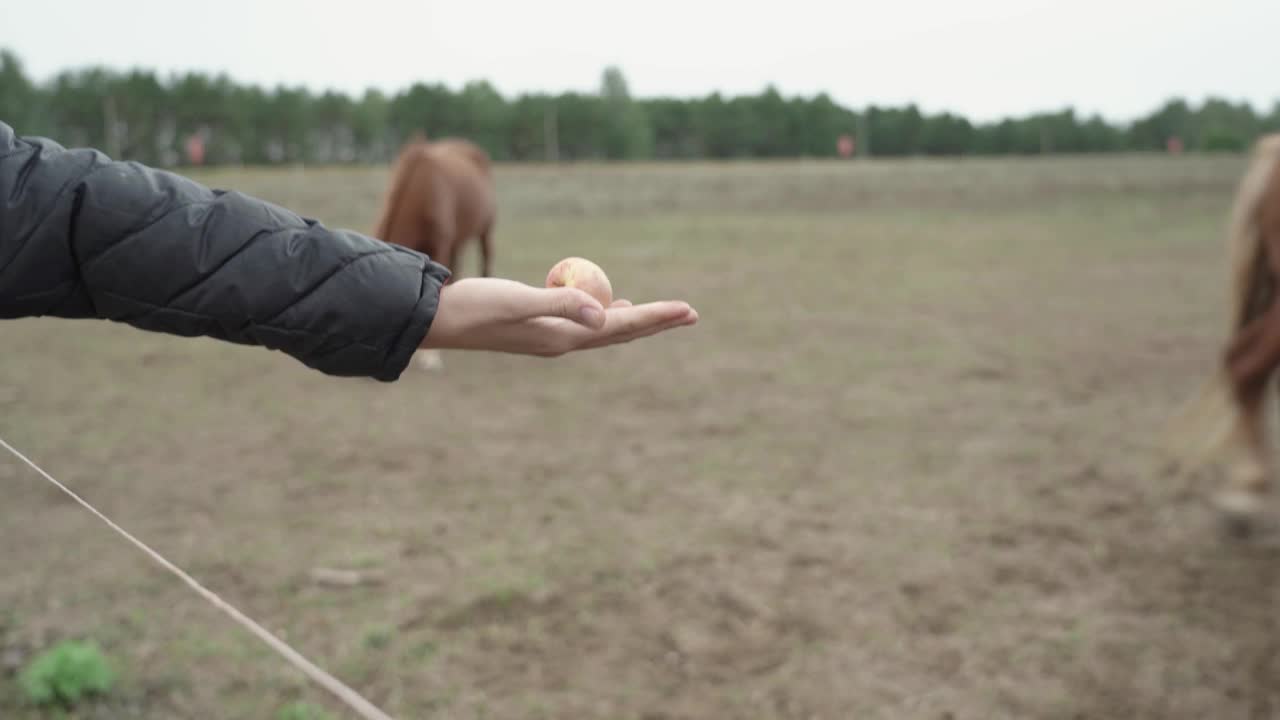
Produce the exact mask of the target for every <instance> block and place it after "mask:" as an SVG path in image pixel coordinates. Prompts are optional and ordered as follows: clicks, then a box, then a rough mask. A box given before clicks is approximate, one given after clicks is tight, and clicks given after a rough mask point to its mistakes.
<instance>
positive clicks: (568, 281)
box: [547, 257, 613, 307]
mask: <svg viewBox="0 0 1280 720" xmlns="http://www.w3.org/2000/svg"><path fill="white" fill-rule="evenodd" d="M547 287H549V288H553V287H571V288H578V289H579V290H582V291H583V292H585V293H587V294H588V295H590V296H591V297H593V298H595V299H596V300H599V301H600V304H601V305H603V306H605V307H609V304H610V303H612V302H613V286H612V285H610V284H609V276H608V275H605V274H604V270H601V269H600V266H599V265H596V264H595V263H593V262H591V261H590V260H587V259H585V258H580V257H567V258H565V259H563V260H561V261H560V262H558V263H556V264H555V265H553V266H552V267H551V272H549V273H547Z"/></svg>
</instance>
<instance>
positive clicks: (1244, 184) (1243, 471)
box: [1175, 134, 1280, 533]
mask: <svg viewBox="0 0 1280 720" xmlns="http://www.w3.org/2000/svg"><path fill="white" fill-rule="evenodd" d="M1228 240H1229V244H1230V247H1229V251H1230V252H1229V258H1230V272H1231V275H1230V279H1231V283H1230V290H1231V292H1230V300H1231V303H1230V316H1229V318H1228V323H1229V324H1228V332H1229V334H1228V337H1227V339H1226V342H1225V346H1224V349H1223V354H1222V358H1221V364H1220V369H1219V372H1218V374H1217V376H1216V377H1215V378H1214V380H1213V381H1211V382H1210V383H1209V384H1208V385H1207V386H1206V387H1205V388H1204V390H1203V391H1202V392H1201V393H1200V396H1199V397H1198V398H1197V399H1196V402H1195V403H1194V404H1193V405H1192V408H1191V410H1190V411H1189V412H1188V413H1186V414H1185V415H1184V417H1183V419H1194V420H1199V421H1206V420H1211V421H1214V423H1215V425H1214V426H1213V428H1212V432H1209V433H1205V436H1206V437H1207V438H1208V440H1209V442H1208V443H1206V444H1205V446H1204V447H1202V448H1201V449H1200V453H1199V454H1198V455H1197V454H1196V453H1194V452H1192V451H1191V450H1190V447H1189V445H1188V444H1186V443H1185V442H1184V443H1182V444H1181V445H1179V446H1177V447H1176V448H1175V451H1176V452H1177V454H1178V455H1180V456H1181V459H1182V460H1191V462H1192V463H1193V464H1199V463H1201V462H1203V461H1204V460H1205V459H1207V457H1208V456H1209V454H1210V453H1212V452H1214V451H1220V450H1223V449H1225V448H1226V447H1227V446H1228V445H1231V444H1235V445H1236V446H1238V447H1241V448H1242V449H1243V450H1244V453H1243V458H1242V460H1243V462H1240V463H1238V464H1236V465H1235V466H1233V467H1232V468H1231V472H1230V475H1229V480H1228V486H1227V488H1226V489H1225V491H1224V492H1223V493H1222V494H1220V495H1219V496H1218V505H1219V508H1220V509H1221V510H1222V511H1223V512H1224V513H1225V518H1226V519H1227V520H1228V522H1229V525H1228V527H1229V528H1230V529H1231V530H1233V531H1235V532H1239V533H1244V532H1248V531H1249V530H1250V529H1251V528H1252V526H1253V521H1254V520H1255V519H1256V517H1257V515H1258V513H1259V512H1260V511H1261V510H1262V509H1263V508H1264V506H1265V504H1266V500H1267V499H1268V498H1269V496H1270V495H1271V489H1272V483H1273V480H1272V472H1273V470H1274V464H1273V458H1272V453H1271V447H1270V444H1269V443H1268V440H1267V432H1266V423H1265V417H1264V416H1263V406H1264V405H1265V403H1266V400H1267V389H1268V387H1269V386H1270V384H1271V382H1272V380H1273V378H1274V376H1275V373H1276V369H1277V367H1280V134H1273V135H1268V136H1265V137H1263V138H1261V139H1260V140H1259V141H1258V142H1257V144H1256V145H1255V147H1254V151H1253V157H1252V162H1251V163H1250V166H1249V168H1248V171H1247V172H1246V173H1245V175H1244V177H1243V179H1242V181H1241V183H1240V186H1239V189H1238V190H1237V192H1236V198H1235V207H1234V208H1233V210H1232V214H1231V228H1230V233H1229V238H1228Z"/></svg>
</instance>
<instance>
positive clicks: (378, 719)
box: [0, 438, 392, 720]
mask: <svg viewBox="0 0 1280 720" xmlns="http://www.w3.org/2000/svg"><path fill="white" fill-rule="evenodd" d="M0 445H3V446H4V448H5V449H6V450H8V451H9V452H11V453H13V454H14V456H15V457H17V458H18V459H19V460H21V461H22V462H24V463H26V464H27V465H29V466H31V469H32V470H35V471H36V472H38V473H40V474H41V475H43V476H44V479H45V480H48V481H49V482H51V483H53V484H54V485H55V486H56V487H57V488H58V489H59V490H61V491H62V492H64V493H66V494H67V495H69V496H71V499H72V500H75V501H76V502H78V503H80V505H82V506H83V507H84V509H86V510H88V511H89V512H91V513H93V514H94V515H97V516H98V518H99V519H100V520H102V522H104V523H106V524H107V525H108V526H109V527H110V528H111V529H112V530H115V531H116V532H117V533H119V534H120V536H121V537H123V538H124V539H126V540H128V541H129V542H131V543H133V544H134V545H136V546H137V547H138V549H139V550H142V552H144V553H146V554H147V555H149V556H151V559H152V560H155V561H156V562H157V563H159V564H160V565H161V566H162V567H165V568H167V569H168V570H169V571H170V572H172V573H173V574H174V575H177V576H178V577H179V578H181V579H182V580H183V581H184V582H186V583H187V584H188V585H190V586H191V589H193V590H195V591H196V592H197V593H199V594H200V595H202V596H204V599H206V600H208V601H209V602H210V603H212V604H213V606H214V607H216V608H218V609H219V610H222V611H223V612H225V613H226V614H228V615H230V616H231V618H232V619H233V620H235V621H236V622H238V623H240V624H241V625H243V626H244V627H245V628H247V629H248V630H249V632H251V633H253V634H254V635H257V636H258V637H259V638H260V639H261V640H262V641H263V642H265V643H266V644H267V645H269V646H271V649H273V650H275V651H276V652H278V653H280V654H281V655H283V656H284V658H285V659H286V660H288V661H289V662H291V663H293V664H294V666H296V667H297V668H298V669H299V670H301V671H302V672H304V673H306V674H307V676H308V677H310V678H311V679H312V680H314V681H315V682H316V683H318V684H319V685H321V686H322V687H324V689H326V690H328V691H329V692H331V693H333V694H334V695H336V696H337V697H338V699H339V700H342V701H343V702H345V703H346V704H347V705H349V706H350V707H351V709H352V710H355V711H356V713H357V714H358V715H360V717H362V718H364V719H365V720H392V718H391V716H389V715H387V714H386V713H384V712H382V711H381V710H379V709H378V708H377V707H375V706H374V705H373V704H372V703H370V702H369V701H368V700H365V699H364V698H363V697H361V695H360V693H357V692H356V691H355V690H352V689H351V688H349V687H347V686H346V685H344V684H343V683H342V681H340V680H338V679H337V678H335V677H333V676H332V675H330V674H329V673H327V672H325V671H324V670H321V669H320V668H318V667H316V666H315V665H314V664H312V662H311V661H310V660H307V659H306V658H305V657H303V656H302V655H301V654H300V653H299V652H298V651H297V650H294V649H293V648H291V647H289V645H288V644H287V643H285V642H284V641H283V640H280V639H279V638H277V637H276V636H274V635H272V634H271V633H270V632H268V631H267V630H266V628H264V627H262V626H261V625H259V624H258V623H256V622H254V621H253V620H251V619H250V618H248V617H246V616H245V614H244V613H242V612H240V611H239V610H237V609H235V608H234V607H232V606H231V605H230V604H229V603H227V602H226V601H225V600H223V599H222V598H220V597H218V596H217V595H215V594H213V593H212V592H211V591H209V590H207V589H205V588H204V587H203V586H202V585H200V583H198V582H196V581H195V579H194V578H192V577H191V576H190V575H188V574H186V573H185V572H183V571H182V570H181V569H180V568H179V567H177V566H176V565H174V564H173V563H171V562H169V561H168V560H166V559H164V557H163V556H162V555H161V554H160V553H158V552H156V551H155V550H152V549H151V548H149V547H147V546H146V545H145V544H144V543H143V542H142V541H141V540H138V539H137V538H135V537H134V536H132V535H130V534H129V533H128V532H126V531H125V529H124V528H122V527H120V526H119V525H116V524H115V523H114V522H112V521H111V519H110V518H108V517H107V516H106V515H103V514H102V513H100V512H98V510H97V509H96V508H94V507H93V506H92V505H90V504H89V503H87V502H85V501H84V500H83V499H81V497H80V496H79V495H76V494H75V493H74V492H72V491H71V490H70V489H69V488H68V487H67V486H66V485H63V484H62V483H60V482H58V481H57V480H56V479H54V477H53V476H52V475H50V474H49V473H47V472H45V471H44V470H43V469H41V468H40V466H39V465H36V464H35V463H34V462H32V461H31V460H30V459H28V458H27V456H26V455H23V454H22V453H20V452H18V451H17V450H16V449H15V448H14V447H13V446H12V445H10V444H9V443H7V442H5V441H4V438H0Z"/></svg>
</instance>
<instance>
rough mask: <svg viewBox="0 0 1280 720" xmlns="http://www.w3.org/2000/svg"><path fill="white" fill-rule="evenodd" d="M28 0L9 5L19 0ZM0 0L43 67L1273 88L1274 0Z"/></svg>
mask: <svg viewBox="0 0 1280 720" xmlns="http://www.w3.org/2000/svg"><path fill="white" fill-rule="evenodd" d="M19 5H20V6H21V8H22V9H21V10H18V9H16V8H15V6H19ZM44 7H45V10H44V12H45V17H43V18H35V17H33V15H34V13H33V11H32V10H31V8H32V6H31V5H30V4H29V3H21V2H19V0H0V47H4V48H8V49H10V50H13V51H15V52H16V53H17V54H18V55H19V57H20V58H22V60H23V62H24V63H25V64H26V67H27V71H28V73H30V74H31V75H33V76H35V77H36V78H37V79H39V80H44V79H46V78H48V77H49V76H51V75H52V74H54V73H55V72H57V71H59V70H62V69H66V68H71V67H79V66H83V65H86V64H105V65H108V66H112V67H116V68H118V69H127V68H130V67H144V68H148V69H153V70H157V71H160V72H167V71H170V70H188V69H198V70H204V71H211V72H218V71H225V72H226V73H228V74H229V75H231V76H232V77H233V78H235V79H236V80H238V81H241V82H250V83H259V84H264V85H274V84H276V83H280V82H283V83H288V84H302V85H307V86H309V87H311V88H312V89H316V90H323V89H327V88H336V89H339V90H345V91H348V92H362V91H363V90H364V89H365V88H366V87H371V86H372V87H378V88H381V89H383V90H386V91H388V92H393V91H396V90H399V89H401V88H404V87H406V86H408V85H409V84H410V83H412V82H415V81H425V82H443V83H445V84H447V85H449V86H450V87H455V88H456V87H459V86H460V85H461V84H462V83H464V82H466V81H467V80H472V79H487V80H489V81H490V82H492V83H493V84H494V85H495V86H496V87H497V88H498V89H499V90H500V91H501V92H503V93H504V94H507V95H508V96H510V95H512V94H514V93H517V92H523V91H534V90H544V91H552V92H558V91H563V90H585V91H593V90H595V89H596V87H597V85H598V82H599V78H600V73H601V71H602V70H603V69H604V67H605V66H606V65H608V64H616V65H618V66H619V67H621V68H622V70H623V72H624V73H625V74H626V76H627V79H628V82H629V83H630V86H631V90H632V93H633V94H634V95H638V96H655V95H670V96H700V95H705V94H707V93H709V92H711V91H713V90H719V91H721V92H723V93H728V94H739V93H755V92H758V91H759V90H761V89H763V87H764V86H765V85H766V84H767V83H774V84H775V85H776V86H777V87H778V88H779V90H780V91H781V92H782V93H783V94H784V95H793V94H805V95H809V94H813V93H816V92H820V91H826V92H828V93H830V94H831V95H832V97H834V98H835V99H836V100H837V101H839V102H841V103H844V104H846V105H849V106H852V107H855V108H861V107H863V106H865V105H866V104H868V103H876V104H880V105H901V104H904V103H907V102H916V103H917V104H918V105H920V106H921V107H922V108H923V109H925V110H928V111H939V110H950V111H953V112H958V113H961V114H963V115H966V116H967V117H969V118H971V119H974V120H990V119H993V118H997V117H1001V116H1005V115H1010V114H1018V115H1020V114H1025V113H1029V112H1035V111H1041V110H1057V109H1061V108H1063V107H1065V106H1067V105H1073V106H1075V107H1076V108H1077V109H1078V110H1080V111H1082V112H1085V113H1093V112H1099V113H1101V114H1103V115H1104V116H1106V117H1107V118H1109V119H1111V120H1127V119H1130V118H1132V117H1134V116H1136V115H1139V114H1143V113H1146V112H1149V111H1151V110H1153V109H1155V108H1156V107H1157V106H1158V105H1159V104H1160V103H1162V102H1163V101H1164V100H1165V99H1167V98H1169V97H1170V96H1174V95H1178V96H1182V97H1185V98H1187V99H1189V100H1191V101H1193V102H1198V101H1199V100H1201V99H1203V98H1204V97H1205V96H1206V95H1218V96H1222V97H1226V98H1228V99H1231V100H1234V101H1241V100H1243V101H1249V102H1252V103H1253V104H1254V106H1255V108H1257V109H1259V110H1261V109H1264V108H1265V109H1269V108H1270V107H1271V106H1272V105H1273V104H1274V103H1275V102H1276V101H1277V100H1280V0H1199V1H1198V2H1191V1H1188V0H1162V1H1153V0H1059V1H1057V2H1049V1H1047V0H968V1H967V2H966V1H964V0H936V1H934V2H923V1H917V2H908V1H905V0H904V1H902V2H894V0H877V1H876V2H857V1H854V0H847V1H845V2H820V1H818V0H786V1H785V2H769V3H761V2H751V1H750V0H633V2H628V3H610V2H606V1H605V0H536V1H535V0H504V1H503V2H487V1H483V0H474V1H472V2H468V1H467V0H452V1H450V2H440V1H438V0H419V1H417V2H410V1H407V0H405V1H401V0H356V1H355V2H350V3H342V4H339V3H333V4H331V5H329V6H328V8H329V9H328V10H325V9H323V8H324V7H325V5H324V3H323V0H310V1H303V0H210V1H209V2H206V3H202V4H196V3H190V2H183V1H182V0H61V1H60V2H57V3H51V4H50V5H48V6H44Z"/></svg>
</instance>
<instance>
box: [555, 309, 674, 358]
mask: <svg viewBox="0 0 1280 720" xmlns="http://www.w3.org/2000/svg"><path fill="white" fill-rule="evenodd" d="M697 322H698V313H697V311H694V310H691V311H690V312H689V313H688V314H687V315H685V316H682V317H676V318H671V319H668V320H665V321H663V322H660V323H656V324H646V325H637V326H632V327H631V328H630V329H628V330H625V331H619V332H615V333H610V334H608V335H602V336H597V337H594V338H591V339H589V340H587V341H586V342H584V343H583V344H581V345H579V346H578V347H579V349H581V350H589V349H592V348H599V347H606V346H608V345H619V344H622V343H628V342H631V341H632V340H638V339H640V338H643V337H649V336H650V335H657V334H658V333H660V332H666V331H667V330H674V329H675V328H678V327H686V326H689V325H696V324H697Z"/></svg>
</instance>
